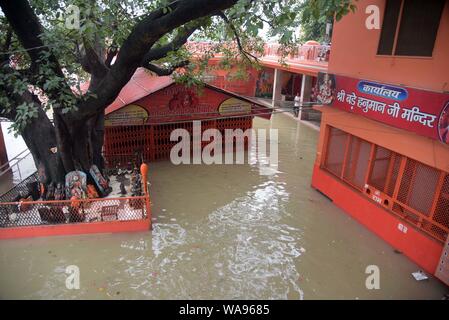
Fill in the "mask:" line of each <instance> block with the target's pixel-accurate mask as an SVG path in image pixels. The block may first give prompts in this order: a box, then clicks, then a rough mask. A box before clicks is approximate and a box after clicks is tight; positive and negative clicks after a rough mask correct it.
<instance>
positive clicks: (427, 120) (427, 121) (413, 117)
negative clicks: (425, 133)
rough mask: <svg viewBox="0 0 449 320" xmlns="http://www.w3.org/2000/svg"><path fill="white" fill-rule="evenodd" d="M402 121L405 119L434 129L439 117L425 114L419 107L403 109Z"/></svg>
mask: <svg viewBox="0 0 449 320" xmlns="http://www.w3.org/2000/svg"><path fill="white" fill-rule="evenodd" d="M401 118H402V119H405V120H407V121H409V122H419V123H421V124H422V125H424V126H427V127H429V128H433V123H434V122H435V119H436V118H437V116H435V115H433V114H429V113H425V112H421V111H420V110H419V107H416V106H415V107H413V108H411V109H407V108H403V112H402V115H401Z"/></svg>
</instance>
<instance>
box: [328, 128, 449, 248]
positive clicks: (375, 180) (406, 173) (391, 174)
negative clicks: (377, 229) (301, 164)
mask: <svg viewBox="0 0 449 320" xmlns="http://www.w3.org/2000/svg"><path fill="white" fill-rule="evenodd" d="M327 136H328V140H327V142H326V148H325V150H326V153H325V156H324V161H323V164H322V167H323V168H324V169H326V170H327V171H328V172H330V173H332V174H333V175H335V176H337V177H338V178H339V179H341V180H343V181H344V182H346V183H347V184H349V185H351V186H352V187H353V188H355V189H357V190H358V191H360V192H363V193H364V194H365V195H367V196H371V195H372V191H375V192H378V194H379V195H380V198H381V199H382V201H381V203H380V204H381V205H382V206H383V207H384V208H385V209H387V210H388V211H389V212H391V213H393V214H395V215H397V216H399V217H401V218H402V219H404V220H406V221H408V222H410V223H412V224H413V225H415V226H416V227H417V228H418V229H419V230H421V231H422V232H425V233H427V234H429V235H430V236H432V237H433V238H435V239H438V240H440V241H445V240H446V238H447V236H448V233H449V173H447V172H444V171H442V170H438V169H436V168H432V167H430V166H428V165H425V164H423V163H421V162H419V161H416V160H414V159H410V158H408V157H406V156H403V155H400V154H398V153H396V152H394V151H391V150H388V149H386V148H383V147H381V146H378V145H375V144H373V143H370V142H368V141H365V140H362V139H360V138H358V137H355V136H352V135H350V134H348V133H346V132H344V131H342V130H339V129H336V128H333V127H329V131H328V135H327Z"/></svg>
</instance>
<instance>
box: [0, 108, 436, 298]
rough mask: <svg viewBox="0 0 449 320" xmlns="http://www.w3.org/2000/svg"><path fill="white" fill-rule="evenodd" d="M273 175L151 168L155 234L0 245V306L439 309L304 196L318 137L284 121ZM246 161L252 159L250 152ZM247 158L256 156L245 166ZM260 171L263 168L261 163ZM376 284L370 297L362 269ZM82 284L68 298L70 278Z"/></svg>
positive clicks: (355, 231)
mask: <svg viewBox="0 0 449 320" xmlns="http://www.w3.org/2000/svg"><path fill="white" fill-rule="evenodd" d="M256 126H260V127H267V126H271V127H275V128H279V166H278V168H275V170H273V171H272V172H270V174H269V175H265V174H264V172H263V170H261V168H263V167H264V165H265V164H266V163H265V162H266V161H265V160H266V159H265V160H264V159H262V161H253V162H251V163H250V164H246V165H233V166H229V165H211V166H207V165H191V166H174V165H172V164H170V163H169V162H157V163H153V164H151V165H150V181H151V183H152V185H151V197H152V212H153V223H154V225H153V231H152V232H143V233H124V234H112V235H108V234H103V235H83V236H70V237H53V238H38V239H21V240H7V241H1V242H0V270H1V272H0V298H26V299H42V298H56V299H76V298H85V299H138V298H146V299H214V298H215V299H303V298H304V299H313V298H338V299H354V298H355V297H358V298H440V297H441V296H442V294H443V293H444V290H445V287H444V286H443V285H441V284H440V283H438V282H436V281H435V280H431V281H429V282H426V283H422V282H420V283H417V282H416V281H414V280H413V279H412V278H411V277H410V272H413V271H416V270H417V269H416V268H417V266H416V265H414V264H413V263H411V262H410V261H409V260H408V259H407V258H405V257H404V256H401V255H397V254H395V253H394V251H393V249H392V248H391V247H390V246H388V245H387V244H386V243H385V242H383V241H382V240H380V239H379V238H377V237H376V236H374V235H373V234H372V233H370V232H369V231H368V230H366V229H365V228H363V227H362V226H360V225H359V224H358V223H357V222H355V221H353V220H352V219H350V218H349V217H348V216H347V215H346V214H344V213H342V212H341V211H340V210H339V209H338V208H336V207H335V206H334V205H333V204H332V203H331V202H330V201H328V200H327V199H325V198H324V197H322V196H321V195H320V194H319V193H317V192H316V191H314V190H313V189H311V188H310V177H311V172H312V166H313V161H314V158H315V146H316V142H317V136H318V135H317V132H315V131H313V130H311V129H309V128H307V127H303V126H301V125H299V124H297V123H296V122H295V121H292V120H290V119H288V118H286V117H284V116H283V115H276V116H275V117H273V120H272V121H271V122H268V121H265V120H259V121H256ZM252 152H254V150H253V151H252ZM253 155H254V154H253ZM264 161H265V162H264ZM369 264H376V265H378V266H379V267H380V269H381V272H382V280H381V290H376V292H373V291H368V290H366V288H365V286H364V283H365V279H366V274H365V273H364V272H365V267H366V266H367V265H369ZM68 265H77V266H78V267H79V268H80V272H81V281H80V282H81V283H80V285H81V287H80V289H79V290H68V289H67V288H66V287H65V280H66V276H67V275H66V273H65V270H66V267H67V266H68Z"/></svg>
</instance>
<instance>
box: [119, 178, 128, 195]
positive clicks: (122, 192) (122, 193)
mask: <svg viewBox="0 0 449 320" xmlns="http://www.w3.org/2000/svg"><path fill="white" fill-rule="evenodd" d="M126 193H127V192H126V188H125V183H124V182H123V181H122V182H120V194H121V195H122V196H126Z"/></svg>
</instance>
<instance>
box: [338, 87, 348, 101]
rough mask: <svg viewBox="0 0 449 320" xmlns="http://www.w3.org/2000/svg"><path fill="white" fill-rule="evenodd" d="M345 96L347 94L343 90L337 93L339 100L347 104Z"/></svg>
mask: <svg viewBox="0 0 449 320" xmlns="http://www.w3.org/2000/svg"><path fill="white" fill-rule="evenodd" d="M345 95H346V92H345V90H343V89H342V90H341V91H340V92H339V93H337V100H338V101H340V102H345Z"/></svg>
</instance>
